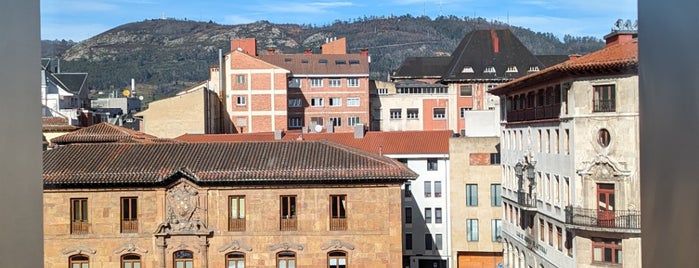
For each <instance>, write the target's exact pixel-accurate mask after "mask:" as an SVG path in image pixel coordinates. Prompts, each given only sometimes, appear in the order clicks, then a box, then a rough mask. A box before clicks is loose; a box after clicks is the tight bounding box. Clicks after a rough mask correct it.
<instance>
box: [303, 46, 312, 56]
mask: <svg viewBox="0 0 699 268" xmlns="http://www.w3.org/2000/svg"><path fill="white" fill-rule="evenodd" d="M303 54H306V55H310V54H311V49H310V48H306V49H305V50H304V51H303Z"/></svg>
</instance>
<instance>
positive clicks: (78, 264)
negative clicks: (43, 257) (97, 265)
mask: <svg viewBox="0 0 699 268" xmlns="http://www.w3.org/2000/svg"><path fill="white" fill-rule="evenodd" d="M68 260H69V262H70V268H88V267H90V258H88V257H87V256H85V255H74V256H70V258H69V259H68Z"/></svg>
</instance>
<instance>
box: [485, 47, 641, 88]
mask: <svg viewBox="0 0 699 268" xmlns="http://www.w3.org/2000/svg"><path fill="white" fill-rule="evenodd" d="M637 72H638V40H637V39H634V40H631V41H629V42H626V43H620V44H614V45H609V46H607V47H605V48H603V49H601V50H598V51H595V52H592V53H590V54H587V55H585V56H581V57H579V58H575V59H572V60H568V61H566V62H563V63H560V64H557V65H554V66H551V67H549V68H546V69H544V70H541V71H539V72H535V73H532V74H529V75H527V76H524V77H521V78H518V79H515V80H512V81H509V82H507V83H504V84H502V85H499V86H498V87H496V88H494V89H492V90H490V91H489V92H490V93H491V94H495V95H503V94H506V93H508V92H511V91H516V90H518V89H521V88H523V87H526V86H530V85H536V84H538V83H544V82H546V81H550V80H553V79H560V78H562V77H567V76H576V77H585V76H601V75H616V74H629V73H631V74H636V73H637Z"/></svg>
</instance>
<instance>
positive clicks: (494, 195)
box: [490, 183, 502, 207]
mask: <svg viewBox="0 0 699 268" xmlns="http://www.w3.org/2000/svg"><path fill="white" fill-rule="evenodd" d="M490 206H491V207H501V206H502V184H499V183H491V184H490Z"/></svg>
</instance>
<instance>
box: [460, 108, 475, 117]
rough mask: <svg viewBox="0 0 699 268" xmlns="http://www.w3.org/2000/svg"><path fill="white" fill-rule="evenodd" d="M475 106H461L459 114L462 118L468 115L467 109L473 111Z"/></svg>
mask: <svg viewBox="0 0 699 268" xmlns="http://www.w3.org/2000/svg"><path fill="white" fill-rule="evenodd" d="M472 109H473V108H468V107H461V108H459V114H460V117H461V118H464V117H465V116H466V112H467V111H471V110H472Z"/></svg>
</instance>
